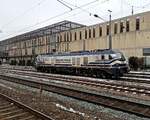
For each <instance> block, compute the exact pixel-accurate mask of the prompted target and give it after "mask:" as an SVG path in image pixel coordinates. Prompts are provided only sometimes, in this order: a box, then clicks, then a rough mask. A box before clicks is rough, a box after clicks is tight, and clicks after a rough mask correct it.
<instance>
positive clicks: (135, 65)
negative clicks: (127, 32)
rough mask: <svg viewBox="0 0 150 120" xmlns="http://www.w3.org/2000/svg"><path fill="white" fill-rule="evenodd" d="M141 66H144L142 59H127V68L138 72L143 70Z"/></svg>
mask: <svg viewBox="0 0 150 120" xmlns="http://www.w3.org/2000/svg"><path fill="white" fill-rule="evenodd" d="M143 65H144V59H143V58H138V57H134V56H132V57H130V58H129V66H130V68H131V69H132V70H138V69H139V68H140V69H143Z"/></svg>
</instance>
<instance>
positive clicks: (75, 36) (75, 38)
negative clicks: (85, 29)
mask: <svg viewBox="0 0 150 120" xmlns="http://www.w3.org/2000/svg"><path fill="white" fill-rule="evenodd" d="M74 40H77V34H76V32H75V33H74Z"/></svg>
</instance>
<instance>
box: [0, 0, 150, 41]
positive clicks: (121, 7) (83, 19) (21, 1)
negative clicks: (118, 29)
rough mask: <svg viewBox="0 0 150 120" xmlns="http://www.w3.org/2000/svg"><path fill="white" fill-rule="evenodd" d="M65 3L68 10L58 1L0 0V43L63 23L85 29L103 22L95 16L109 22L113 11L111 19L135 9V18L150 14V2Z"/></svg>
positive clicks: (96, 0) (91, 0) (74, 0)
mask: <svg viewBox="0 0 150 120" xmlns="http://www.w3.org/2000/svg"><path fill="white" fill-rule="evenodd" d="M60 1H61V0H60ZM63 1H64V2H65V4H66V5H67V6H68V7H66V6H64V5H62V4H61V3H60V2H58V1H57V0H0V2H1V3H0V40H4V39H6V38H10V37H12V36H16V35H19V34H21V33H25V32H27V31H31V30H35V29H37V28H40V27H44V26H47V25H50V24H53V23H56V22H60V21H63V20H69V21H73V22H77V23H81V24H84V25H92V24H97V23H100V22H104V21H103V20H101V19H98V18H95V17H93V15H92V14H98V15H99V16H100V17H101V18H103V19H104V20H106V21H107V20H108V19H109V12H108V9H110V10H111V11H112V19H116V18H120V17H124V16H127V15H131V11H132V6H133V9H134V14H136V13H140V12H145V11H150V0H63ZM79 6H81V7H79ZM69 7H70V8H69ZM71 9H72V10H71Z"/></svg>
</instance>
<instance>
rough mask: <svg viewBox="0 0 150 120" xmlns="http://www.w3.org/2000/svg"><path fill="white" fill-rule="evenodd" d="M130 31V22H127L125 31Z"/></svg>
mask: <svg viewBox="0 0 150 120" xmlns="http://www.w3.org/2000/svg"><path fill="white" fill-rule="evenodd" d="M129 30H130V22H129V20H127V21H126V31H127V32H129Z"/></svg>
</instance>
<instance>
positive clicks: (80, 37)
mask: <svg viewBox="0 0 150 120" xmlns="http://www.w3.org/2000/svg"><path fill="white" fill-rule="evenodd" d="M81 39H82V32H81V31H80V40H81Z"/></svg>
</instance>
